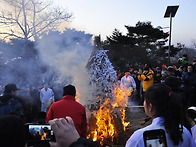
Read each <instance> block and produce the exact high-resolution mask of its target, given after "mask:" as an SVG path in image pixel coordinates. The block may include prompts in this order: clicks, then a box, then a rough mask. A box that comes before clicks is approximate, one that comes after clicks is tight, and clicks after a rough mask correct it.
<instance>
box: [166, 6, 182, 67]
mask: <svg viewBox="0 0 196 147" xmlns="http://www.w3.org/2000/svg"><path fill="white" fill-rule="evenodd" d="M178 7H179V6H168V7H167V10H166V12H165V16H164V18H167V17H169V18H170V27H169V46H168V65H170V50H171V30H172V17H174V16H175V14H176V11H177V10H178Z"/></svg>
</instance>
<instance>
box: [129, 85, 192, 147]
mask: <svg viewBox="0 0 196 147" xmlns="http://www.w3.org/2000/svg"><path fill="white" fill-rule="evenodd" d="M179 97H180V95H178V94H176V93H174V92H172V91H171V89H170V88H169V87H167V86H166V85H165V84H161V83H157V84H154V85H152V86H150V87H149V88H148V89H147V91H146V93H145V96H144V109H145V113H146V114H147V115H148V116H149V117H150V118H152V124H150V125H148V126H147V127H144V128H141V129H139V130H136V131H135V132H134V133H133V134H132V135H131V137H130V138H129V139H128V141H127V143H126V147H144V137H143V134H144V132H146V131H153V130H158V129H162V130H163V131H164V133H165V135H166V142H167V146H168V147H185V146H186V147H195V146H196V143H195V141H194V140H193V137H192V136H191V134H190V132H189V131H188V130H187V129H186V128H185V127H184V126H183V120H184V111H183V106H182V103H181V101H180V98H179Z"/></svg>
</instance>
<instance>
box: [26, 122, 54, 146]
mask: <svg viewBox="0 0 196 147" xmlns="http://www.w3.org/2000/svg"><path fill="white" fill-rule="evenodd" d="M54 138H55V137H54V133H53V131H52V129H51V126H50V125H49V124H26V139H27V140H28V141H35V142H36V141H54Z"/></svg>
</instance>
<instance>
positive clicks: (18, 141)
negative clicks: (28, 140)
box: [0, 115, 25, 147]
mask: <svg viewBox="0 0 196 147" xmlns="http://www.w3.org/2000/svg"><path fill="white" fill-rule="evenodd" d="M24 145H25V124H24V122H23V120H22V119H21V118H19V117H17V116H14V115H7V116H3V117H1V118H0V146H1V147H24Z"/></svg>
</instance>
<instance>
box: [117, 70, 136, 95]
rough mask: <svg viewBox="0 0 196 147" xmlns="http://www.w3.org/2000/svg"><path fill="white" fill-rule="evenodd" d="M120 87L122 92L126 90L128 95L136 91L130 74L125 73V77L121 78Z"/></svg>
mask: <svg viewBox="0 0 196 147" xmlns="http://www.w3.org/2000/svg"><path fill="white" fill-rule="evenodd" d="M120 87H121V89H122V90H127V92H128V93H131V92H132V91H133V90H134V89H136V83H135V80H134V78H133V77H132V76H131V74H130V72H125V75H124V76H123V77H122V78H121V82H120Z"/></svg>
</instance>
